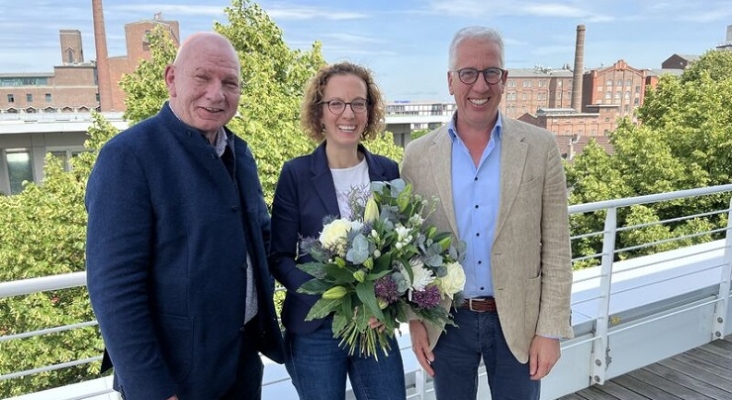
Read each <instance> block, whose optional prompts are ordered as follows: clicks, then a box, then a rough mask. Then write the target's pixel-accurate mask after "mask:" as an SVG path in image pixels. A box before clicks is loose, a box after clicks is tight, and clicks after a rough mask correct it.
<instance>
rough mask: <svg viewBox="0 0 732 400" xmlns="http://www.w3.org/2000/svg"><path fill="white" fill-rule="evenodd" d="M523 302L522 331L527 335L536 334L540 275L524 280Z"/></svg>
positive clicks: (539, 299) (539, 298)
mask: <svg viewBox="0 0 732 400" xmlns="http://www.w3.org/2000/svg"><path fill="white" fill-rule="evenodd" d="M524 296H525V298H526V302H525V303H524V331H525V334H526V336H527V337H529V338H530V337H533V336H534V335H535V334H536V325H537V323H538V322H539V306H540V304H539V303H540V301H541V275H539V276H537V277H534V278H529V279H527V280H526V289H525V294H524Z"/></svg>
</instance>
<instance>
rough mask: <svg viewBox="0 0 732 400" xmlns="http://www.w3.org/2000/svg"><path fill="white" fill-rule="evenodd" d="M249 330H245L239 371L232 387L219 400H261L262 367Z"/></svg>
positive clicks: (254, 340)
mask: <svg viewBox="0 0 732 400" xmlns="http://www.w3.org/2000/svg"><path fill="white" fill-rule="evenodd" d="M250 331H251V330H247V329H245V331H244V332H243V333H242V334H243V336H244V337H243V343H242V348H241V355H240V357H239V369H238V370H237V373H236V381H235V382H234V385H233V386H232V387H231V388H229V390H228V391H227V392H226V393H225V394H224V395H223V396H222V397H221V400H261V398H262V375H263V373H264V365H263V364H262V359H261V358H260V357H259V351H257V345H256V339H255V338H254V335H253V334H250Z"/></svg>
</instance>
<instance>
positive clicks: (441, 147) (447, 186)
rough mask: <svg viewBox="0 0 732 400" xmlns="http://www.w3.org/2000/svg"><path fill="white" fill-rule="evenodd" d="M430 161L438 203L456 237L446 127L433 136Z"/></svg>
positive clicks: (449, 144)
mask: <svg viewBox="0 0 732 400" xmlns="http://www.w3.org/2000/svg"><path fill="white" fill-rule="evenodd" d="M429 153H430V154H429V157H430V163H431V165H432V171H433V173H434V179H435V186H436V187H437V192H438V196H439V198H440V204H441V206H442V208H443V211H444V212H445V215H446V216H447V221H448V222H449V223H450V228H451V229H452V233H453V234H454V235H455V237H458V236H459V235H458V229H457V219H456V218H455V208H454V205H453V202H452V183H451V182H452V178H451V176H450V175H451V173H452V164H451V162H450V160H452V143H451V141H450V134H449V133H448V132H447V127H443V128H442V130H441V131H440V132H439V133H438V134H437V135H436V136H435V139H434V141H433V142H432V146H431V147H430V149H429Z"/></svg>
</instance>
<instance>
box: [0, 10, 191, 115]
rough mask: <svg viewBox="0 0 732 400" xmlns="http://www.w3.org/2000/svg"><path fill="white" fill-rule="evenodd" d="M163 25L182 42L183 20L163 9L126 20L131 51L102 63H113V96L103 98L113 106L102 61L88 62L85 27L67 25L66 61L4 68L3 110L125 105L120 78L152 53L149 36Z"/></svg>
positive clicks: (63, 38)
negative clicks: (36, 69) (102, 81)
mask: <svg viewBox="0 0 732 400" xmlns="http://www.w3.org/2000/svg"><path fill="white" fill-rule="evenodd" d="M157 25H162V26H163V27H164V28H165V30H166V32H167V33H168V35H169V37H170V38H171V39H172V40H173V42H174V43H175V45H176V46H179V45H180V33H179V25H178V22H177V21H164V20H162V19H161V17H160V15H159V14H156V15H155V17H154V19H152V20H148V21H140V22H134V23H131V24H127V25H125V37H126V44H127V54H126V55H123V56H116V57H108V58H107V63H102V64H100V67H101V65H107V66H108V72H109V74H107V75H106V76H109V79H110V87H111V91H110V97H111V98H110V99H109V101H105V102H102V104H108V107H103V106H101V105H100V95H99V93H100V92H99V82H98V77H99V76H100V74H99V73H98V71H97V64H96V63H94V62H84V53H83V48H82V43H81V32H79V31H78V30H61V31H60V32H59V39H60V53H59V54H60V55H61V60H60V61H61V62H60V63H59V64H58V65H57V66H55V67H53V72H51V73H48V72H41V73H16V74H13V73H0V113H18V112H21V113H34V112H75V111H81V112H87V111H89V110H92V109H97V110H101V111H120V112H121V111H124V110H125V106H124V96H125V94H124V92H123V91H122V89H121V88H120V87H119V81H120V79H121V78H122V75H124V74H129V73H131V72H133V71H134V70H135V68H136V67H137V64H138V63H139V61H140V60H141V59H148V60H149V59H150V57H151V53H150V49H149V47H148V45H147V40H146V39H145V36H146V34H147V33H149V32H150V31H152V29H153V28H154V27H155V26H157ZM70 60H71V61H72V62H69V61H70ZM102 75H104V74H102Z"/></svg>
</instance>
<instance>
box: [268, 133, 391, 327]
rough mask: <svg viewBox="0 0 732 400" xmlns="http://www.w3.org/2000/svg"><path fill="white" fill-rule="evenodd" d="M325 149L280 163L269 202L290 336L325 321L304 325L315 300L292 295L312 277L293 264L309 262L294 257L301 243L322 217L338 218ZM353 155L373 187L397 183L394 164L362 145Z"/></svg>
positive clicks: (274, 259) (273, 256)
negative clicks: (360, 161) (363, 162)
mask: <svg viewBox="0 0 732 400" xmlns="http://www.w3.org/2000/svg"><path fill="white" fill-rule="evenodd" d="M325 145H326V144H325V142H323V143H321V144H320V145H319V146H318V147H317V148H316V149H315V151H313V153H311V154H308V155H306V156H302V157H298V158H295V159H292V160H290V161H288V162H286V163H285V165H284V166H283V167H282V172H281V173H280V178H279V181H278V182H277V189H276V190H275V197H274V202H273V203H272V244H271V251H270V257H269V264H270V268H271V270H272V275H274V277H275V279H277V280H278V281H279V282H280V283H282V284H283V285H284V286H285V288H287V296H286V297H285V304H284V307H283V310H282V323H283V324H284V325H285V328H287V329H288V330H289V331H291V332H293V333H300V334H306V333H310V332H313V331H314V330H315V329H317V328H318V327H319V326H320V325H322V324H323V321H324V320H322V319H321V320H315V321H305V316H306V315H307V314H308V311H310V308H311V307H312V306H313V304H315V302H316V301H318V298H319V297H318V296H313V295H306V294H302V293H297V288H299V287H300V285H302V284H303V283H305V282H307V281H309V280H310V279H312V278H313V277H312V276H310V275H308V274H307V273H305V272H303V271H301V270H300V269H298V268H297V264H303V263H306V262H309V261H312V259H311V257H310V256H308V255H300V254H299V251H298V245H299V241H300V238H306V237H318V236H319V235H320V232H321V231H322V230H323V218H324V217H326V216H329V215H331V216H336V217H341V215H340V211H339V210H338V200H337V198H336V191H335V185H334V184H333V176H332V175H331V173H330V168H328V159H327V158H326V154H325ZM358 151H359V153H361V154H363V155H364V156H365V157H366V163H367V164H368V168H369V178H370V179H371V181H372V182H373V181H388V180H392V179H396V178H399V165H398V164H397V163H396V162H395V161H393V160H390V159H388V158H386V157H383V156H379V155H376V154H371V153H369V151H368V150H366V148H365V147H364V146H362V145H359V146H358Z"/></svg>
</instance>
